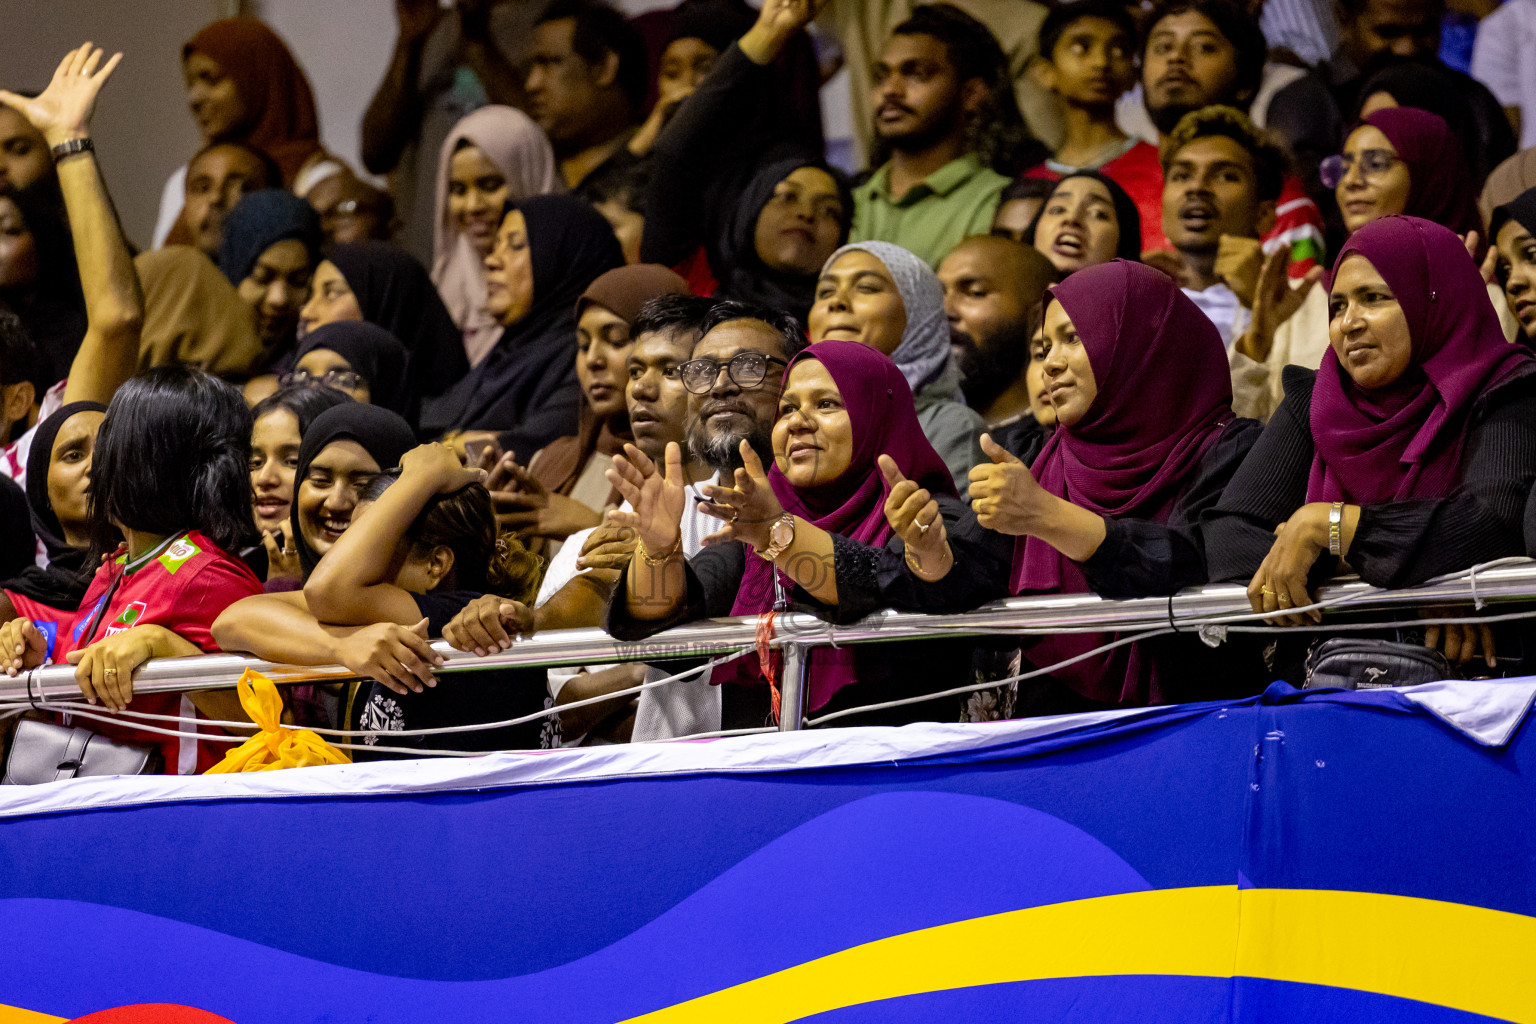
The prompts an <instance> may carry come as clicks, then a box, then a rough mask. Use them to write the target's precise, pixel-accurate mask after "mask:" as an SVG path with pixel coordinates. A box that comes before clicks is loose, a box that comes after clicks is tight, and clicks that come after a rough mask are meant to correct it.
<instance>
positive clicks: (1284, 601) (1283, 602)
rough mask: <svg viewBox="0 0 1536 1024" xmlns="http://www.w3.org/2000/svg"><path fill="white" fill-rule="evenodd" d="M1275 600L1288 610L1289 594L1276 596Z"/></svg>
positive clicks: (1289, 603)
mask: <svg viewBox="0 0 1536 1024" xmlns="http://www.w3.org/2000/svg"><path fill="white" fill-rule="evenodd" d="M1275 600H1277V601H1279V602H1280V604H1281V605H1283V606H1284V607H1286V608H1289V607H1290V606H1291V595H1290V594H1279V595H1277V596H1276V598H1275Z"/></svg>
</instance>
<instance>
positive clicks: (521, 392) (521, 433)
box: [421, 195, 624, 465]
mask: <svg viewBox="0 0 1536 1024" xmlns="http://www.w3.org/2000/svg"><path fill="white" fill-rule="evenodd" d="M516 207H517V210H518V211H519V212H520V213H522V215H523V219H524V221H525V222H526V223H527V227H528V252H529V259H530V260H531V262H532V263H533V305H532V307H531V308H530V309H529V310H528V312H527V313H526V314H524V315H523V316H522V317H521V318H519V319H518V320H517V321H516V322H515V323H512V324H509V325H507V328H506V331H505V332H504V333H503V334H502V336H501V338H500V339H499V340H498V341H497V342H496V346H495V347H494V348H492V349H491V351H490V354H489V355H487V356H486V357H485V359H483V360H482V361H481V362H480V364H479V365H478V366H476V367H475V368H474V369H473V370H470V371H469V375H468V376H466V377H465V378H464V379H463V380H461V381H459V382H458V384H456V385H454V386H453V387H452V388H450V389H449V390H448V392H447V393H446V394H444V395H443V396H442V397H441V398H440V399H437V400H436V401H434V402H427V403H424V404H423V407H422V413H421V426H422V430H423V432H431V431H441V430H445V429H448V428H456V429H460V430H501V431H508V432H509V433H508V434H507V435H506V436H505V437H504V439H503V441H502V447H503V448H505V449H507V450H508V451H511V452H513V453H514V454H515V455H516V456H517V461H518V462H520V463H522V464H524V465H527V463H528V460H529V459H531V458H532V457H533V453H534V452H536V451H538V450H539V449H540V448H543V447H544V446H545V445H547V444H549V443H550V442H551V441H553V440H555V439H556V438H560V437H569V436H570V435H572V434H575V433H576V420H577V413H578V411H579V410H580V407H581V386H580V385H579V384H578V383H577V382H576V300H577V298H578V297H580V295H581V293H582V292H584V291H586V290H587V286H588V285H590V284H591V283H592V282H593V281H594V280H596V279H597V277H598V276H599V275H601V274H603V273H604V272H606V271H609V270H613V269H614V268H616V267H621V266H623V265H624V255H623V253H622V252H620V251H619V243H618V240H617V239H616V238H614V236H613V228H612V226H611V225H609V223H608V222H607V221H606V220H604V219H603V216H602V214H600V213H598V212H597V211H596V210H594V209H592V207H590V206H588V205H587V204H586V203H584V202H582V201H581V200H579V199H575V198H572V197H571V196H557V195H548V196H530V197H528V198H526V199H520V200H518V201H517V203H516ZM459 349H460V352H461V353H462V351H463V345H462V344H460V346H459Z"/></svg>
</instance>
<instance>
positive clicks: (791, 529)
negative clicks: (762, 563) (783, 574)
mask: <svg viewBox="0 0 1536 1024" xmlns="http://www.w3.org/2000/svg"><path fill="white" fill-rule="evenodd" d="M794 542H795V517H794V516H792V515H790V514H789V513H788V512H785V513H784V514H783V515H781V516H779V518H777V519H775V520H774V521H773V525H772V526H770V527H768V546H767V547H765V548H763V550H761V551H759V552H758V555H759V556H760V557H761V558H763V559H765V560H766V561H769V562H772V561H773V560H774V559H776V558H778V557H779V556H780V555H782V554H783V553H784V550H785V549H786V548H788V547H789V546H790V545H791V544H793V543H794Z"/></svg>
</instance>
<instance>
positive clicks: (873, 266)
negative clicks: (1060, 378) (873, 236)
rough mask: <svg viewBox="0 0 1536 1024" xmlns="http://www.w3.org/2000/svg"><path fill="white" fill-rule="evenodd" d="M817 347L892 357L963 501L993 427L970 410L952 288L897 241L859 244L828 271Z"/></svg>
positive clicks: (820, 293) (815, 312) (814, 325)
mask: <svg viewBox="0 0 1536 1024" xmlns="http://www.w3.org/2000/svg"><path fill="white" fill-rule="evenodd" d="M809 323H810V333H811V343H812V344H815V343H816V342H818V341H826V340H828V339H835V340H842V341H857V342H860V343H861V344H864V345H868V346H870V347H871V348H874V349H878V350H879V351H881V352H884V353H885V354H886V355H888V356H890V357H891V361H892V362H894V363H895V364H896V366H897V368H898V369H900V370H901V375H902V376H903V377H905V378H906V381H907V384H908V385H909V386H911V388H912V397H913V399H914V400H915V402H916V404H917V419H918V422H919V423H920V424H922V427H923V433H924V434H925V435H927V437H928V441H929V443H931V444H932V445H933V447H934V449H935V450H936V451H937V452H938V453H939V455H940V456H941V457H942V458H943V459H944V464H945V465H947V466H948V467H949V472H950V475H951V476H953V477H954V479H955V487H956V488H957V489H959V491H960V497H961V499H962V500H968V498H967V497H966V491H967V486H968V484H969V477H968V474H969V473H970V470H971V467H972V466H974V465H976V464H977V463H980V462H985V461H987V457H986V455H985V454H984V453H983V452H982V450H981V434H982V432H983V431H984V430H986V422H985V421H984V420H983V419H982V418H981V416H979V415H978V414H977V413H976V412H975V410H973V409H971V408H970V407H969V406H967V405H966V404H965V398H964V396H963V395H962V394H961V393H960V369H959V367H958V366H957V365H956V364H955V358H954V354H953V351H952V350H951V348H950V344H949V320H948V318H947V317H946V316H945V315H944V288H943V286H942V285H941V284H939V279H938V277H937V276H936V275H935V274H934V272H933V270H932V269H931V268H929V266H928V264H927V263H925V262H924V261H923V260H921V259H920V258H918V257H917V256H915V255H913V254H912V253H910V252H908V251H907V250H906V249H903V248H902V247H901V246H899V245H891V244H890V243H889V242H858V243H856V244H854V245H845V246H843V247H842V248H841V249H838V250H837V251H836V252H834V253H833V254H832V255H831V257H830V258H829V259H828V260H827V262H826V264H825V265H824V266H823V267H822V268H821V278H820V280H818V281H817V282H816V301H815V304H814V305H813V306H812V307H811V315H810V319H809Z"/></svg>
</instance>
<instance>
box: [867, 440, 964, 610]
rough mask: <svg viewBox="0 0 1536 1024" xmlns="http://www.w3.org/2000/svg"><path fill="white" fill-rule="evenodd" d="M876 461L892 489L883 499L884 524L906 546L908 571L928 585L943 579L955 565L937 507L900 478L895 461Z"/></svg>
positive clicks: (929, 497) (928, 496) (913, 484)
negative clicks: (889, 526) (889, 527)
mask: <svg viewBox="0 0 1536 1024" xmlns="http://www.w3.org/2000/svg"><path fill="white" fill-rule="evenodd" d="M877 461H878V463H879V466H880V475H881V476H883V477H884V478H885V482H886V483H887V484H888V485H889V486H890V488H891V491H890V494H888V495H887V496H886V499H885V509H884V511H885V521H886V522H887V523H889V524H890V525H891V529H892V530H894V531H895V532H896V536H898V537H900V538H901V542H902V543H903V544H904V545H906V549H907V554H906V558H907V567H908V568H909V569H911V570H912V571H913V572H915V573H916V574H917V575H918V576H919V577H920V578H922V579H925V580H928V581H929V582H936V581H938V580H940V579H943V578H944V577H945V576H946V575H948V573H949V570H950V568H952V567H953V565H954V553H953V552H952V551H950V548H949V534H948V532H947V531H946V530H945V528H944V517H943V516H942V515H940V514H939V503H938V502H937V501H935V500H934V498H933V495H931V494H929V493H928V491H927V489H926V488H922V487H919V486H918V485H917V483H916V482H915V481H912V480H908V479H907V478H906V477H905V476H903V475H902V472H901V470H900V469H899V468H897V466H896V460H895V459H893V458H891V457H890V456H889V455H881V456H880V458H879V459H878V460H877Z"/></svg>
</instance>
